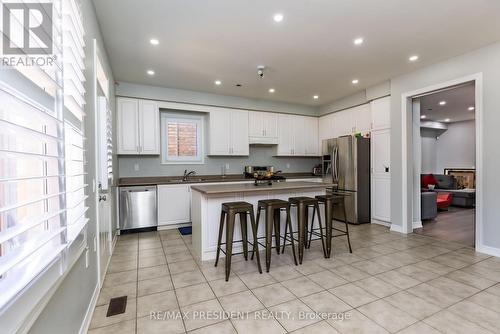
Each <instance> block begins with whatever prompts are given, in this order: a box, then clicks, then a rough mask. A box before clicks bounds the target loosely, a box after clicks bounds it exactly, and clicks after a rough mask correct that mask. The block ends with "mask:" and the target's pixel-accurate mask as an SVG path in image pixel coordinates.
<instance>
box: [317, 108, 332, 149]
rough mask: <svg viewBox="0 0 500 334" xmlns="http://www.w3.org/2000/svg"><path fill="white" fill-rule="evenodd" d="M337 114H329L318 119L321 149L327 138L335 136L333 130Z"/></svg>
mask: <svg viewBox="0 0 500 334" xmlns="http://www.w3.org/2000/svg"><path fill="white" fill-rule="evenodd" d="M334 117H335V114H328V115H325V116H321V117H320V118H319V120H318V137H319V148H320V149H321V143H322V142H323V140H325V139H330V138H335V134H334V132H333V120H334Z"/></svg>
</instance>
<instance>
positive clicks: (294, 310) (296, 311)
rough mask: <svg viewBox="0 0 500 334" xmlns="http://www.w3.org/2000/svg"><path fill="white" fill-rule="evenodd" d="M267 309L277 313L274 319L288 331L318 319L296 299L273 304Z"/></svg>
mask: <svg viewBox="0 0 500 334" xmlns="http://www.w3.org/2000/svg"><path fill="white" fill-rule="evenodd" d="M269 311H271V312H275V314H277V317H276V319H277V320H278V321H279V323H281V325H282V326H283V327H284V328H285V329H286V330H287V331H289V332H292V331H294V330H297V329H299V328H302V327H305V326H308V325H311V324H313V323H316V322H319V321H320V319H318V318H317V317H316V314H315V313H314V312H313V310H311V309H310V308H309V307H308V306H307V305H306V304H304V303H303V302H301V301H300V300H298V299H295V300H292V301H289V302H286V303H283V304H279V305H276V306H273V307H271V308H269Z"/></svg>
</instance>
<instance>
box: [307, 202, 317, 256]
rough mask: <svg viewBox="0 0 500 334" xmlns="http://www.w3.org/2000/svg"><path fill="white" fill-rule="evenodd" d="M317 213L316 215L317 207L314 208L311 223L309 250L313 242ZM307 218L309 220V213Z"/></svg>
mask: <svg viewBox="0 0 500 334" xmlns="http://www.w3.org/2000/svg"><path fill="white" fill-rule="evenodd" d="M315 213H316V207H313V216H312V221H311V230H310V232H309V241H308V243H307V248H311V241H312V235H313V228H314V218H315ZM307 218H309V213H308V214H307Z"/></svg>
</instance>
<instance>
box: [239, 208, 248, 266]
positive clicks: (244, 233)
mask: <svg viewBox="0 0 500 334" xmlns="http://www.w3.org/2000/svg"><path fill="white" fill-rule="evenodd" d="M239 215H240V225H241V240H242V243H243V256H244V257H245V261H248V224H247V213H246V212H245V213H240V214H239Z"/></svg>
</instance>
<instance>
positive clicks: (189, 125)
mask: <svg viewBox="0 0 500 334" xmlns="http://www.w3.org/2000/svg"><path fill="white" fill-rule="evenodd" d="M161 124H162V129H161V134H162V162H163V163H200V162H202V161H203V146H202V129H203V118H202V116H191V115H183V114H175V113H162V114H161Z"/></svg>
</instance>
